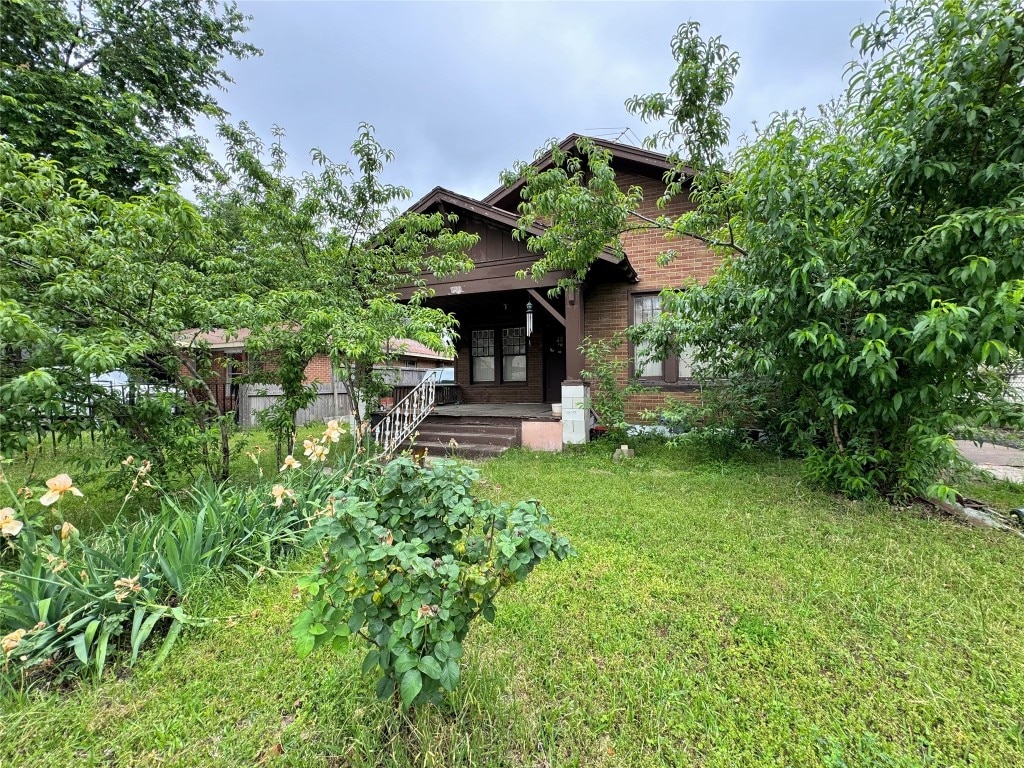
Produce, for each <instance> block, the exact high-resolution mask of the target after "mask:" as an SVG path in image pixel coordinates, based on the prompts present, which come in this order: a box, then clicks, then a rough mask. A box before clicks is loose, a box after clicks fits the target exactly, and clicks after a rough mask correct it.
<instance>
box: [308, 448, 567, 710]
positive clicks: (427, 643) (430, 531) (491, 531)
mask: <svg viewBox="0 0 1024 768" xmlns="http://www.w3.org/2000/svg"><path fill="white" fill-rule="evenodd" d="M477 478H478V474H477V472H476V470H475V469H473V468H471V467H469V466H466V465H462V464H459V463H458V462H455V461H450V460H435V461H433V462H432V463H431V464H430V466H429V467H420V466H418V465H417V464H416V463H414V462H413V461H412V460H411V459H408V458H403V459H397V460H395V461H392V462H391V463H390V464H388V465H387V466H386V467H384V468H383V469H382V471H381V472H380V474H379V475H378V476H376V477H374V476H372V475H365V476H363V477H362V478H361V479H359V480H357V481H355V482H354V483H353V485H352V486H351V487H350V495H347V496H345V497H342V498H341V499H340V500H338V501H337V502H335V504H334V505H333V508H332V509H330V510H328V512H327V514H325V515H324V516H322V517H321V518H320V520H319V521H318V522H317V523H316V524H315V525H314V526H313V529H312V531H311V535H312V536H313V537H314V538H315V539H316V540H318V541H321V542H323V546H324V561H323V563H322V565H321V566H320V567H319V568H317V570H316V571H315V572H314V573H312V574H310V575H309V576H306V577H304V578H302V579H301V580H300V582H299V586H300V589H301V590H302V591H303V594H304V596H305V599H306V608H305V610H303V611H302V613H301V614H300V615H299V616H298V618H297V619H296V621H295V624H294V626H293V631H292V634H293V637H294V638H295V642H296V648H297V650H298V652H299V654H300V656H306V655H308V654H309V653H311V652H312V651H313V650H314V649H316V648H319V647H321V646H330V647H331V648H333V649H335V650H336V651H341V650H344V649H345V648H347V647H348V643H349V640H350V638H351V637H352V636H353V635H357V636H359V637H361V638H362V639H363V640H365V641H366V642H367V643H369V645H370V650H369V652H368V653H367V655H366V658H365V659H364V661H363V667H362V668H363V672H364V674H369V673H370V672H371V671H373V670H374V669H377V670H379V672H380V677H379V679H378V681H377V687H376V692H377V696H378V697H379V698H381V699H387V698H389V697H391V698H394V700H395V701H396V702H400V703H401V705H403V706H404V707H410V706H412V705H414V704H419V703H423V702H432V701H436V700H438V699H439V698H440V697H441V696H442V695H443V692H444V691H452V690H454V689H455V687H456V686H457V685H458V684H459V680H460V677H461V673H460V668H459V659H460V658H461V657H462V652H463V651H462V642H463V640H464V639H465V637H466V634H467V633H468V632H469V629H470V627H471V625H472V622H473V620H474V619H475V618H477V617H478V616H483V617H484V618H485V619H486V620H488V621H493V620H494V616H495V605H494V599H495V597H496V596H497V594H498V592H500V591H501V590H502V589H503V588H505V587H507V586H509V585H511V584H514V583H516V582H521V581H523V580H524V579H525V578H526V577H527V575H529V573H530V571H532V570H533V568H535V567H536V566H537V565H538V564H539V563H540V562H541V561H543V560H544V559H545V558H547V557H549V556H550V555H554V556H555V557H556V558H557V559H558V560H562V559H564V558H566V557H568V556H569V555H572V554H574V551H573V549H572V547H571V546H570V544H569V542H568V540H567V539H566V538H565V537H563V536H560V535H558V534H557V533H556V532H555V531H554V529H553V528H552V527H551V520H550V518H549V516H548V514H547V512H546V511H545V510H544V508H543V507H542V506H541V505H540V504H539V503H538V502H536V501H524V502H521V503H519V504H517V505H516V506H514V507H512V506H510V505H508V504H500V505H495V504H492V503H491V502H489V501H487V500H484V499H477V498H474V497H473V495H472V493H471V489H472V486H473V484H474V483H475V482H476V481H477Z"/></svg>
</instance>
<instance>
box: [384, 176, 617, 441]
mask: <svg viewBox="0 0 1024 768" xmlns="http://www.w3.org/2000/svg"><path fill="white" fill-rule="evenodd" d="M412 210H414V211H416V212H419V213H435V212H439V213H442V214H445V215H449V214H456V215H457V217H458V222H457V224H456V227H457V228H458V229H461V230H464V231H468V232H472V233H474V234H476V235H477V237H478V241H477V243H476V245H474V246H473V248H472V249H471V250H470V253H469V256H470V258H471V259H472V261H473V264H474V267H473V269H472V270H470V271H468V272H463V273H458V274H450V275H433V274H426V273H425V274H423V275H421V276H420V283H419V285H420V286H421V287H426V288H429V289H431V291H432V295H431V296H429V297H428V298H425V299H424V302H425V303H426V304H428V305H430V306H433V307H436V308H438V309H442V310H444V311H445V312H448V313H450V314H451V315H453V316H454V318H455V320H456V332H457V334H458V335H457V338H456V344H455V352H456V355H455V361H454V376H453V377H452V378H453V381H451V382H442V383H441V384H442V385H443V388H444V390H445V391H444V393H443V397H442V398H441V399H440V400H439V401H438V402H437V405H436V406H435V409H434V412H433V413H432V415H431V416H430V417H429V418H430V420H431V421H432V422H433V423H434V425H435V426H436V425H437V424H439V423H440V421H439V420H442V419H444V420H446V421H448V422H449V423H452V424H454V423H455V422H456V420H461V422H462V423H466V421H467V420H468V419H475V420H482V419H486V418H489V419H491V420H498V421H501V420H503V419H505V418H506V417H507V419H508V420H509V421H514V422H515V423H516V424H518V425H520V426H519V431H520V433H521V437H522V443H523V444H524V445H525V444H527V443H528V441H529V439H530V437H529V433H531V432H532V431H534V430H539V431H542V432H544V435H545V438H544V439H545V440H547V437H546V436H547V435H548V433H551V434H552V435H553V434H554V431H555V427H554V426H551V424H553V423H557V422H559V421H560V426H561V435H560V438H559V441H558V447H561V444H562V443H563V442H564V443H582V442H586V440H587V436H588V433H589V413H590V409H589V398H588V390H587V387H586V385H585V384H584V383H583V381H582V371H583V366H584V360H583V353H582V351H581V346H582V344H583V339H584V333H585V332H584V314H585V310H584V302H585V296H586V295H587V291H592V290H593V289H594V287H595V286H602V285H607V284H612V283H631V282H635V281H636V279H637V278H636V272H635V271H634V270H633V268H632V266H631V265H630V263H629V261H628V260H627V259H626V258H624V257H622V256H621V255H620V254H616V253H612V252H610V251H609V252H607V253H605V254H603V255H602V256H601V257H600V258H599V259H598V260H597V261H596V262H595V263H594V264H593V265H591V267H590V269H589V270H588V273H587V275H586V280H585V281H583V285H581V286H579V287H576V288H568V289H565V290H561V291H558V292H556V293H555V294H554V295H552V293H551V291H552V289H554V288H557V287H559V286H560V284H561V285H564V284H565V283H568V282H569V280H570V278H572V277H573V275H572V274H570V273H569V272H568V271H565V270H559V271H550V272H547V273H545V274H543V275H535V274H534V273H533V271H532V268H533V265H534V264H535V262H536V260H537V257H536V255H535V254H534V253H532V252H530V250H529V249H528V248H527V247H526V242H525V241H524V240H523V239H521V238H520V237H519V236H518V233H517V229H518V219H517V217H516V216H515V214H513V213H510V212H509V211H505V210H502V209H499V208H496V207H494V206H491V205H488V204H486V203H481V202H480V201H477V200H472V199H470V198H467V197H464V196H462V195H459V194H457V193H454V192H451V191H449V190H445V189H441V188H437V189H435V190H433V191H432V192H430V193H429V194H428V195H426V196H425V197H424V198H423V199H422V200H420V201H419V202H418V203H417V204H416V205H415V206H413V208H412ZM542 231H543V228H542V225H540V224H536V225H533V226H531V227H530V232H531V233H532V234H539V233H541V232H542ZM415 290H416V288H414V287H413V286H409V287H408V288H407V289H405V290H404V291H403V295H404V296H405V297H406V298H409V297H411V296H412V294H413V292H414V291H415ZM438 389H441V387H440V386H439V387H438ZM453 405H454V406H457V407H458V408H461V409H462V411H461V413H456V412H455V411H451V410H448V411H447V414H448V415H446V416H442V415H441V414H444V413H446V410H445V409H450V408H451V407H452V406H453ZM552 405H558V406H560V410H561V414H560V415H559V414H556V413H554V412H553V411H552V409H551V406H552ZM467 409H469V410H467ZM495 423H497V422H495ZM545 423H547V424H548V426H541V425H543V424H545Z"/></svg>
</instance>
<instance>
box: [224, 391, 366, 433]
mask: <svg viewBox="0 0 1024 768" xmlns="http://www.w3.org/2000/svg"><path fill="white" fill-rule="evenodd" d="M317 388H318V389H319V394H318V395H317V398H316V400H314V401H313V402H312V403H311V404H310V405H308V406H307V407H305V408H303V409H302V410H301V411H299V412H298V413H297V414H295V423H296V424H298V425H300V426H301V425H303V424H308V423H310V422H314V421H327V420H328V419H342V418H344V417H346V416H348V415H349V414H350V413H351V412H352V403H351V400H349V396H348V392H347V391H346V389H345V385H344V384H342V383H341V382H340V381H339V382H335V383H334V384H333V385H332V384H318V385H317ZM279 397H281V388H280V387H277V386H271V385H269V384H244V385H242V386H241V387H239V392H238V402H237V405H238V424H239V426H242V427H255V426H259V425H258V423H257V421H256V414H257V413H259V412H260V411H262V410H264V409H266V408H269V407H270V406H272V405H273V404H274V402H275V401H276V400H277V399H278V398H279Z"/></svg>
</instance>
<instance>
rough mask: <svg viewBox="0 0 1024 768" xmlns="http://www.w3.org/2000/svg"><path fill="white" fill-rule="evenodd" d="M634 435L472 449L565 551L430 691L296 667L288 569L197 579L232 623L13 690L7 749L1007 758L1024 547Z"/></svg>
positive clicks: (541, 762)
mask: <svg viewBox="0 0 1024 768" xmlns="http://www.w3.org/2000/svg"><path fill="white" fill-rule="evenodd" d="M638 453H639V454H640V455H638V457H637V458H636V459H635V460H633V461H631V462H627V463H623V464H613V463H612V462H611V461H610V460H609V459H608V456H607V455H606V452H605V451H604V450H602V449H594V450H591V451H588V452H586V453H581V454H567V455H562V456H557V455H545V454H528V453H514V454H509V455H506V456H505V457H503V458H502V459H499V460H496V461H493V462H490V463H488V464H486V465H485V467H484V473H485V475H486V477H487V483H486V485H485V488H484V489H483V490H484V492H486V493H488V494H489V495H491V496H494V497H497V498H500V499H503V500H517V499H520V498H524V497H537V498H540V499H541V500H543V501H544V503H545V504H546V505H547V506H548V508H549V510H551V512H552V513H553V514H554V515H555V517H556V522H557V524H558V526H559V528H560V529H561V530H563V531H564V532H565V533H567V534H568V535H569V536H570V538H571V539H572V540H573V542H574V544H575V546H576V548H577V550H578V551H579V557H578V558H575V559H573V560H570V561H568V562H566V563H562V564H546V565H545V566H543V567H542V568H540V569H539V570H538V571H536V572H535V573H534V574H533V575H532V576H531V578H530V580H529V581H528V582H527V583H526V584H524V585H521V586H519V587H517V588H515V589H513V590H511V591H509V592H507V593H506V594H504V595H502V596H501V597H500V598H499V601H498V602H499V606H498V618H497V621H496V623H495V624H494V625H493V626H492V625H486V624H485V625H482V626H481V627H479V628H476V629H474V630H473V632H472V633H471V634H470V637H469V638H468V639H467V643H466V646H467V657H466V659H465V672H464V680H465V681H466V683H465V684H464V687H463V688H461V689H460V690H459V691H458V692H457V693H456V694H455V695H454V696H453V697H452V699H451V701H450V702H449V704H448V705H446V706H445V707H442V708H438V709H424V710H421V711H419V712H417V713H416V715H415V717H414V718H413V719H412V720H405V719H402V718H399V717H397V716H396V715H395V714H394V713H393V712H392V711H391V709H390V707H389V706H387V705H383V704H380V703H377V702H376V701H375V700H374V698H373V681H372V680H369V679H366V678H363V677H361V676H360V674H359V663H360V661H361V658H362V655H363V654H362V652H360V651H357V650H352V651H350V652H349V653H347V654H345V655H343V656H334V655H330V654H329V653H322V654H317V655H314V656H313V657H311V658H309V659H306V660H304V661H299V660H297V659H296V658H295V656H294V654H293V653H292V652H291V647H290V640H289V637H288V629H289V623H290V620H291V618H292V616H294V614H295V613H296V611H297V609H298V603H297V602H296V600H295V598H294V597H293V596H292V589H293V585H294V577H293V576H286V577H283V578H280V579H275V580H270V581H266V582H263V583H260V584H258V585H257V586H255V587H254V588H253V589H252V590H250V591H249V592H248V593H246V594H244V595H243V596H236V597H231V596H229V594H228V593H227V592H225V593H223V594H221V595H220V596H219V597H217V596H211V599H213V600H214V601H215V610H214V611H213V612H214V613H215V614H216V613H219V614H220V615H222V616H224V617H228V616H234V617H237V618H236V619H233V620H232V622H230V624H231V626H229V625H228V622H224V623H221V624H220V625H217V626H215V627H212V628H206V629H203V630H195V631H193V632H191V633H190V634H188V635H187V636H185V637H184V638H183V641H181V642H179V644H178V645H177V646H176V648H175V650H174V651H173V652H172V653H171V656H170V658H169V659H168V661H167V662H166V664H165V665H164V666H163V667H161V668H159V669H152V668H149V667H148V666H147V665H145V664H143V665H142V666H141V667H140V668H137V669H136V671H135V672H134V673H133V674H131V675H126V676H125V677H123V679H119V678H116V677H112V678H110V679H105V680H104V681H102V682H100V683H98V684H85V685H83V686H82V687H81V688H80V689H77V690H72V691H65V692H56V691H43V690H32V691H30V692H28V693H14V692H12V693H9V694H8V695H7V696H6V697H5V699H4V703H3V704H2V705H0V706H2V707H3V712H2V716H0V764H2V765H4V766H6V765H12V766H13V765H36V764H38V765H53V766H59V765H69V766H70V765H76V766H77V765H82V766H89V765H115V764H116V765H118V766H129V765H153V764H160V765H181V766H191V765H225V766H231V765H238V766H249V765H256V764H260V765H289V766H331V767H334V766H390V765H400V766H405V765H410V766H412V765H416V766H421V765H422V766H535V767H540V766H574V765H575V766H604V765H607V766H656V765H679V766H685V765H695V766H708V767H710V766H723V767H724V766H740V765H742V766H749V765H754V766H762V765H763V766H775V765H779V766H786V765H791V766H805V765H813V766H829V767H830V768H839V767H840V766H844V767H847V768H852V767H853V766H864V767H867V766H886V767H887V768H891V767H893V766H899V767H903V766H948V765H958V766H967V765H971V766H992V767H993V768H995V767H997V766H998V767H999V768H1005V767H1007V766H1011V767H1012V766H1021V765H1024V719H1022V717H1021V713H1022V712H1024V658H1022V655H1021V647H1022V646H1021V638H1022V637H1024V595H1022V589H1021V587H1022V577H1021V562H1022V558H1024V541H1021V540H1019V539H1016V538H1014V537H1011V536H1007V535H1001V534H996V533H991V532H986V531H978V530H975V529H970V528H965V527H961V526H959V525H956V524H954V523H952V522H950V521H948V520H945V519H941V518H938V517H935V516H928V515H925V514H923V513H921V512H919V511H915V510H893V509H890V508H888V507H885V506H882V505H863V504H854V503H849V502H845V501H839V500H836V499H833V498H831V497H828V496H825V495H823V494H820V493H818V492H816V491H813V490H811V489H809V488H807V487H805V486H804V485H803V484H802V483H801V482H800V479H799V473H798V470H797V467H796V465H794V464H791V463H787V462H779V461H777V460H774V459H770V458H767V457H761V456H756V455H755V456H753V457H751V458H749V459H748V460H745V461H736V462H732V463H708V462H702V461H701V460H699V459H698V458H696V457H694V456H693V455H688V454H684V453H680V452H672V451H667V450H660V449H653V448H641V450H640V451H638ZM1019 492H1020V489H1019V487H1018V493H1019ZM1022 501H1024V498H1022ZM309 565H310V563H309V562H307V563H299V564H297V566H296V569H297V570H302V568H303V567H307V566H309Z"/></svg>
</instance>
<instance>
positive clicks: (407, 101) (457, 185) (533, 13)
mask: <svg viewBox="0 0 1024 768" xmlns="http://www.w3.org/2000/svg"><path fill="white" fill-rule="evenodd" d="M241 8H242V10H243V11H244V12H245V13H247V14H251V15H252V17H253V19H252V23H251V29H250V33H249V35H248V39H249V41H250V42H252V43H253V44H255V45H256V46H258V47H260V48H262V49H263V51H264V53H263V56H262V57H260V58H255V59H249V60H247V61H242V62H237V61H229V62H226V67H227V70H228V71H229V73H230V74H231V76H232V77H233V78H234V80H235V83H234V85H231V86H229V90H228V92H226V93H223V94H220V95H219V96H218V100H219V102H220V103H221V105H222V106H223V107H224V108H225V109H227V110H228V111H229V112H230V113H231V119H232V120H233V121H236V122H237V121H240V120H245V121H247V122H249V124H250V125H251V126H252V127H253V128H254V129H255V130H256V131H257V132H258V133H260V134H261V135H263V136H264V137H267V136H269V134H270V128H271V126H272V125H274V124H275V123H276V124H279V125H281V126H282V127H284V128H285V129H286V131H287V134H288V139H287V141H286V146H287V148H288V150H289V152H290V153H291V154H292V157H293V160H294V162H293V167H294V169H295V170H300V169H303V168H305V167H308V166H305V165H304V162H305V158H306V157H307V156H308V155H307V153H308V150H309V149H310V148H311V147H314V146H315V147H319V148H321V149H323V150H324V151H325V152H326V153H327V154H328V156H330V157H331V158H332V159H334V160H339V161H344V160H348V159H349V152H348V147H349V146H350V145H351V143H352V140H353V138H354V137H355V132H356V128H357V126H358V124H359V123H360V121H366V122H369V123H371V124H373V125H374V126H375V127H376V129H377V135H378V138H379V139H380V141H381V142H382V143H383V144H384V146H386V147H388V148H390V149H393V150H394V151H395V153H396V159H395V162H394V164H393V166H392V168H391V169H390V171H389V172H388V174H387V179H388V180H389V181H391V182H394V183H401V184H404V185H405V186H407V187H410V188H411V189H412V191H413V193H414V195H415V197H419V196H421V195H423V194H425V193H426V192H428V191H429V190H430V189H432V188H433V187H435V186H443V187H447V188H449V189H453V190H455V191H457V192H461V193H463V194H467V195H471V196H474V197H482V196H483V195H486V194H487V193H488V192H490V191H491V190H492V189H494V188H495V187H496V186H497V185H498V174H499V172H500V171H501V170H503V169H505V168H508V167H510V166H511V164H512V163H513V162H515V161H516V160H517V159H530V158H531V157H532V154H533V151H534V150H535V149H536V148H537V147H538V146H540V145H541V144H543V143H544V142H545V141H546V140H547V139H549V138H555V137H558V138H562V137H564V136H566V135H567V134H569V133H572V132H574V131H575V132H577V133H588V134H591V135H602V136H606V137H609V138H614V136H615V135H616V134H618V133H619V132H620V131H622V130H624V129H626V128H631V129H632V130H633V132H634V134H636V135H638V136H641V137H642V136H645V135H647V134H648V133H650V132H651V129H650V128H649V127H647V126H644V125H643V124H642V123H641V122H640V121H639V120H638V119H636V118H634V117H632V116H631V115H629V113H627V112H626V110H625V108H624V106H623V102H624V101H625V100H626V98H628V97H629V96H631V95H633V94H635V93H646V92H650V91H661V90H665V89H666V87H667V84H668V78H669V76H670V74H671V73H672V71H673V69H674V64H673V61H672V56H671V53H670V50H669V42H670V39H671V37H672V34H673V32H674V31H675V29H676V27H677V26H678V25H679V24H680V23H682V22H684V21H687V20H690V19H693V20H696V21H699V22H700V23H701V28H702V32H703V33H704V34H706V35H708V34H710V35H721V36H722V38H723V40H724V41H725V42H726V43H727V44H728V45H729V46H730V47H731V48H732V49H733V50H735V51H737V52H738V53H739V54H740V57H741V68H740V74H739V77H738V79H737V82H736V93H735V96H734V97H733V100H732V102H731V103H730V106H729V109H728V112H729V115H730V117H731V119H732V127H733V134H734V137H738V136H739V135H740V134H742V133H745V132H748V131H749V129H750V125H751V122H752V121H754V120H757V121H760V122H763V121H764V120H765V119H766V118H767V117H768V116H769V115H770V114H771V113H772V112H774V111H779V110H785V109H797V108H800V107H808V108H814V107H816V106H817V105H818V104H820V103H823V102H825V101H827V100H829V99H830V98H832V97H834V96H836V95H838V94H839V93H840V92H841V91H842V88H843V69H844V67H845V65H846V63H847V62H848V61H849V60H850V59H851V58H852V57H853V51H852V49H851V47H850V43H849V37H850V30H851V29H852V27H853V26H854V25H855V24H857V23H858V22H861V21H870V20H871V19H873V18H874V17H875V16H876V15H877V14H878V12H879V11H880V10H881V9H882V4H881V3H879V2H827V1H826V0H819V1H818V2H714V3H713V2H702V3H694V2H657V3H647V2H602V3H582V2H573V3H547V2H518V3H498V2H494V3H489V2H488V3H485V2H477V3H468V2H446V3H439V2H414V3H398V2H356V3H353V2H284V1H283V0H278V1H276V2H242V3H241ZM205 132H207V131H206V130H205V129H204V133H205Z"/></svg>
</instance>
